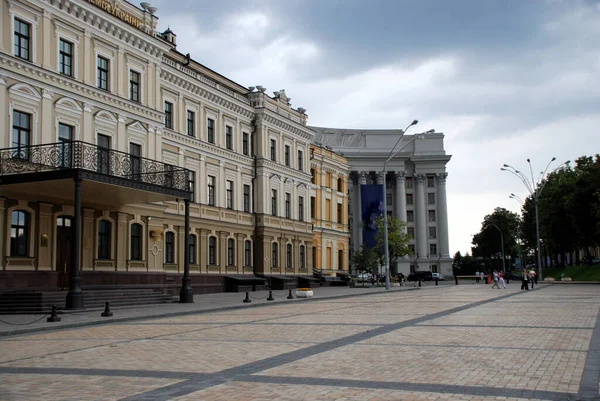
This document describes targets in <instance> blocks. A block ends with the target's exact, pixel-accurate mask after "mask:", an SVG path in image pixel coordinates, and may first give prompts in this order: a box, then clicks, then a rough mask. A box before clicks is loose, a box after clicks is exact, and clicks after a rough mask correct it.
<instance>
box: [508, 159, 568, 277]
mask: <svg viewBox="0 0 600 401" xmlns="http://www.w3.org/2000/svg"><path fill="white" fill-rule="evenodd" d="M555 160H556V157H553V158H552V160H550V161H549V162H548V164H547V165H546V169H545V170H544V171H542V172H540V176H539V177H538V179H537V181H536V180H535V178H534V176H533V168H532V167H531V160H530V159H527V164H529V171H530V172H531V181H529V178H527V177H526V176H525V174H523V173H522V172H521V171H519V170H517V169H516V168H514V167H513V166H510V165H508V164H505V165H504V166H503V167H501V168H500V170H502V171H508V172H509V173H511V174H513V175H514V176H516V177H518V178H519V179H520V180H521V182H522V183H523V185H525V188H526V189H527V192H529V195H531V199H532V200H533V204H534V205H535V235H536V248H537V264H538V279H539V280H542V279H543V278H542V253H541V245H540V218H539V203H540V202H539V200H540V195H541V194H542V191H543V190H544V187H545V186H546V182H547V181H544V177H546V173H547V172H548V167H550V164H551V163H552V162H553V161H555ZM567 164H569V160H567V161H566V162H564V163H562V164H561V165H560V166H558V167H557V168H555V169H554V170H553V171H552V172H554V171H556V170H558V169H559V168H561V167H563V166H565V165H567ZM510 198H512V199H515V200H517V201H518V202H520V203H521V204H523V205H525V202H523V200H522V199H521V198H519V197H518V196H517V195H515V194H510Z"/></svg>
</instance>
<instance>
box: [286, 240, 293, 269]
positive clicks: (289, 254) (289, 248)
mask: <svg viewBox="0 0 600 401" xmlns="http://www.w3.org/2000/svg"><path fill="white" fill-rule="evenodd" d="M285 248H286V249H285V267H286V268H288V269H291V268H292V244H287V245H286V247H285Z"/></svg>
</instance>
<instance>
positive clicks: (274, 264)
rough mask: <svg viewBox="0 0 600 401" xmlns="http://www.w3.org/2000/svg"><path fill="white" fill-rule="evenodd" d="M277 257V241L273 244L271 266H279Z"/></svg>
mask: <svg viewBox="0 0 600 401" xmlns="http://www.w3.org/2000/svg"><path fill="white" fill-rule="evenodd" d="M277 259H279V247H278V244H277V242H273V243H272V244H271V260H272V261H271V266H273V267H277Z"/></svg>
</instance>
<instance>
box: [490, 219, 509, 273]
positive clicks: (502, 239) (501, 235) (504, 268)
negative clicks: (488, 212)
mask: <svg viewBox="0 0 600 401" xmlns="http://www.w3.org/2000/svg"><path fill="white" fill-rule="evenodd" d="M490 224H491V225H493V226H494V227H496V229H497V230H498V231H500V242H501V243H502V248H501V249H502V273H506V265H505V262H504V235H503V234H502V230H501V229H500V227H498V226H497V225H496V224H495V223H490Z"/></svg>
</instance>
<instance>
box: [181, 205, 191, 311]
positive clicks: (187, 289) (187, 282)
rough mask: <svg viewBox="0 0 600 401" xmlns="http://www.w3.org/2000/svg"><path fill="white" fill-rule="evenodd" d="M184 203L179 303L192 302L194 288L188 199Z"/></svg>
mask: <svg viewBox="0 0 600 401" xmlns="http://www.w3.org/2000/svg"><path fill="white" fill-rule="evenodd" d="M183 202H184V205H185V223H184V229H183V230H184V231H185V236H184V240H183V244H184V245H183V246H184V247H185V249H184V251H183V279H182V280H181V291H180V292H179V303H180V304H191V303H194V290H192V279H191V278H190V200H189V199H184V201H183Z"/></svg>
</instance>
